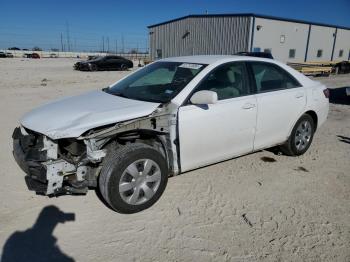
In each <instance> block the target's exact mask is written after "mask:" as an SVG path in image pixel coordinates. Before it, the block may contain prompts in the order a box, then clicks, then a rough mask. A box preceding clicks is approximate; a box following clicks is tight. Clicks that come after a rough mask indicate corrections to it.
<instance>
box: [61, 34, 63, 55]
mask: <svg viewBox="0 0 350 262" xmlns="http://www.w3.org/2000/svg"><path fill="white" fill-rule="evenodd" d="M61 51H62V52H63V35H62V33H61Z"/></svg>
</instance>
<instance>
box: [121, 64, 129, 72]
mask: <svg viewBox="0 0 350 262" xmlns="http://www.w3.org/2000/svg"><path fill="white" fill-rule="evenodd" d="M120 70H122V71H126V70H128V66H127V65H126V64H121V65H120Z"/></svg>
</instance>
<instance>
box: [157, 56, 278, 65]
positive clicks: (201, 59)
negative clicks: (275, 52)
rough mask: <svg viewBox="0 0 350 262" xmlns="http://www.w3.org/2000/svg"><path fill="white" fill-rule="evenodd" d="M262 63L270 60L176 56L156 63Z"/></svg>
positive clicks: (241, 57)
mask: <svg viewBox="0 0 350 262" xmlns="http://www.w3.org/2000/svg"><path fill="white" fill-rule="evenodd" d="M242 60H245V61H264V62H270V63H271V61H272V60H271V59H266V58H260V57H248V56H240V55H197V56H178V57H169V58H164V59H161V60H158V61H164V62H183V63H198V64H214V63H217V62H227V61H242Z"/></svg>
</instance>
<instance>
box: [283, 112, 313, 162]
mask: <svg viewBox="0 0 350 262" xmlns="http://www.w3.org/2000/svg"><path fill="white" fill-rule="evenodd" d="M314 132H315V123H314V121H313V119H312V117H311V116H310V115H308V114H304V115H302V116H301V117H300V118H299V120H298V121H297V122H296V124H295V126H294V128H293V130H292V133H291V134H290V136H289V138H288V140H287V142H286V143H285V144H284V145H282V146H281V147H280V149H281V151H282V152H283V153H284V154H285V155H288V156H300V155H302V154H304V153H305V152H306V151H307V150H308V149H309V147H310V145H311V143H312V139H313V137H314Z"/></svg>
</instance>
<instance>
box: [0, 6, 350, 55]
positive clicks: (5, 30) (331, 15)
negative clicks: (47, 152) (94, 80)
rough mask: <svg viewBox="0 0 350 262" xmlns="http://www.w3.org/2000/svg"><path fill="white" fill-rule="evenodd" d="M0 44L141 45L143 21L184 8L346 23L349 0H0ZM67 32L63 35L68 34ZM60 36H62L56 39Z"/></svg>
mask: <svg viewBox="0 0 350 262" xmlns="http://www.w3.org/2000/svg"><path fill="white" fill-rule="evenodd" d="M0 3H1V5H0V6H1V15H0V49H3V48H8V47H13V46H16V47H19V48H28V49H31V48H33V47H34V46H38V47H41V48H43V49H46V50H49V49H52V48H57V49H61V48H62V45H63V47H64V48H65V49H68V46H69V47H70V49H71V50H72V51H85V50H86V51H97V50H102V49H104V50H107V48H109V50H110V51H114V50H116V49H117V50H118V52H120V51H121V49H123V48H124V51H128V50H131V49H136V48H137V49H138V50H139V51H147V49H148V30H147V26H149V25H152V24H156V23H160V22H163V21H167V20H170V19H174V18H178V17H181V16H186V15H189V14H205V12H208V13H209V14H221V13H257V14H263V15H272V16H278V17H284V18H293V19H302V20H307V21H311V22H320V23H327V24H334V25H340V26H347V27H350V15H349V14H350V0H332V1H329V0H315V1H313V0H290V1H287V0H280V1H278V0H231V1H228V0H193V1H190V0H187V1H186V0H176V1H174V0H173V1H167V0H163V1H161V0H147V1H137V0H135V1H130V0H124V1H117V0H114V1H113V0H99V1H89V0H85V1H83V0H76V1H73V0H70V1H68V0H60V1H54V0H46V1H39V0H16V1H5V0H0ZM68 36H69V38H68ZM61 39H62V42H61Z"/></svg>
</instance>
